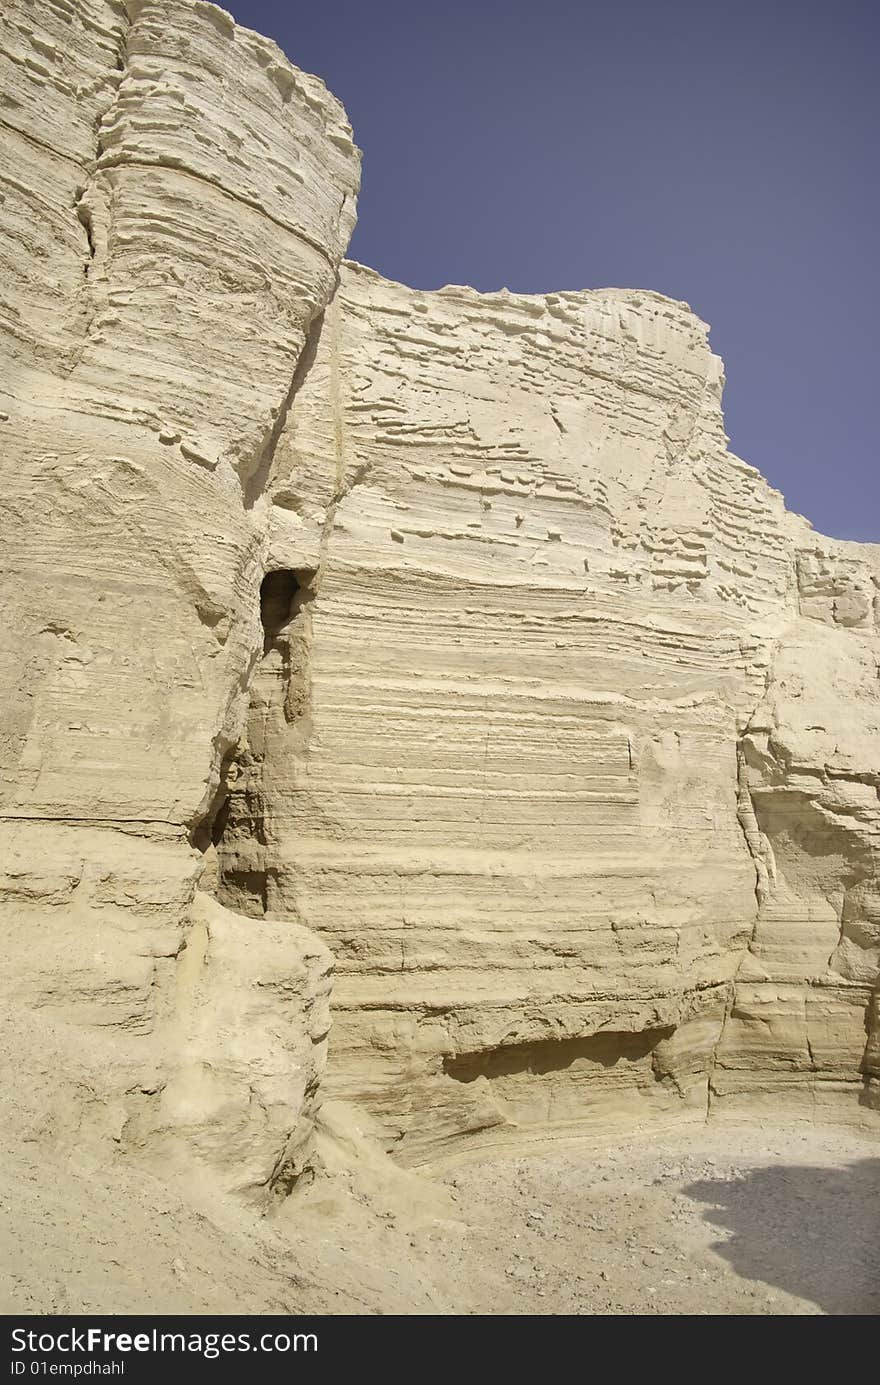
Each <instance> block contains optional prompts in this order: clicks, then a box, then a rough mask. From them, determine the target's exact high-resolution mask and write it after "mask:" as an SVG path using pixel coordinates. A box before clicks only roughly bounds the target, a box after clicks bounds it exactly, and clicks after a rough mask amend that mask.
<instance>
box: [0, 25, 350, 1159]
mask: <svg viewBox="0 0 880 1385" xmlns="http://www.w3.org/2000/svg"><path fill="white" fill-rule="evenodd" d="M0 29H2V44H0V61H2V82H3V91H4V101H3V110H2V121H3V140H2V146H0V154H2V160H3V168H2V172H0V176H2V180H3V181H2V210H3V217H4V226H5V229H6V235H5V236H4V238H3V243H2V247H0V255H2V257H3V264H2V283H3V300H4V301H3V311H2V334H0V358H2V365H0V410H2V413H0V419H2V421H0V429H2V437H3V439H4V452H3V455H4V484H3V492H2V504H0V524H2V534H3V555H4V585H3V591H4V597H3V601H4V610H3V615H4V619H3V624H2V635H0V696H2V705H3V709H4V719H3V720H4V724H3V735H2V745H0V753H2V766H3V788H2V803H0V814H2V821H0V832H2V842H0V845H2V863H3V876H2V880H0V886H2V894H0V907H2V908H3V910H4V912H5V914H6V916H7V920H8V931H9V935H10V942H9V944H8V953H9V954H10V956H11V968H10V972H9V990H10V992H11V995H12V998H13V1001H14V1002H17V1003H21V1002H22V1001H24V1003H26V1004H27V1005H30V1006H35V1007H37V1006H38V1007H39V1008H40V1011H41V1013H42V1015H43V1016H44V1017H46V1018H51V1021H52V1022H53V1023H57V1024H59V1025H69V1024H72V1025H74V1026H76V1027H77V1028H78V1029H79V1030H81V1031H82V1032H81V1033H80V1034H79V1035H77V1036H74V1037H73V1038H72V1040H71V1042H72V1043H80V1042H81V1041H82V1038H83V1033H87V1034H88V1035H90V1036H91V1037H90V1039H89V1042H92V1040H94V1042H95V1043H96V1045H97V1049H96V1053H99V1054H100V1057H99V1058H96V1070H97V1076H96V1090H97V1091H99V1092H102V1093H104V1096H105V1102H104V1105H105V1107H106V1109H110V1107H111V1105H113V1104H115V1105H116V1106H117V1107H118V1110H119V1115H118V1120H115V1125H116V1126H117V1127H118V1129H124V1128H129V1129H130V1132H134V1131H135V1130H141V1129H143V1127H144V1111H143V1107H144V1106H145V1105H147V1106H149V1105H150V1104H155V1102H156V1100H158V1099H159V1096H160V1094H161V1092H162V1091H163V1090H164V1087H165V1084H166V1083H167V1082H168V1081H169V1080H170V1078H171V1076H173V1073H174V1071H175V1069H176V1066H177V1064H178V1062H179V1061H181V1055H180V1054H179V1053H178V1051H177V1048H176V1045H177V1042H178V1039H179V1035H178V1033H177V1030H176V1028H175V1024H174V1023H173V1022H172V1023H171V1028H170V1029H167V1026H166V1024H165V1021H166V1018H167V1016H168V1015H169V1014H170V1013H171V1011H172V1010H173V1006H172V1005H171V1002H170V999H169V996H170V995H171V994H173V991H174V981H173V973H174V971H175V969H176V968H179V967H180V966H181V965H183V963H182V962H181V961H180V959H181V958H184V957H185V953H186V949H185V942H186V938H187V936H188V934H189V932H190V929H191V928H192V930H193V936H194V937H199V938H201V937H203V929H204V925H203V923H202V922H200V921H199V920H196V921H194V922H192V923H191V922H190V909H191V905H192V899H193V893H194V888H195V883H196V881H197V879H198V876H199V873H200V872H201V870H202V866H203V863H202V857H201V855H200V854H199V852H198V850H196V849H194V844H195V846H196V847H198V846H200V845H201V844H202V840H201V839H202V837H203V836H204V820H205V818H206V815H207V816H210V814H211V813H212V811H213V802H214V797H215V794H216V790H217V786H218V783H219V780H220V776H221V766H222V761H223V757H224V755H226V754H227V752H228V750H229V748H230V747H231V746H232V745H234V744H235V743H236V741H237V739H238V736H239V733H240V729H241V724H242V720H243V717H244V714H245V712H246V708H247V694H246V688H247V682H248V679H249V675H250V670H251V668H252V666H253V663H254V661H255V659H256V657H257V655H258V652H259V647H260V638H261V637H260V627H259V619H258V592H259V584H260V581H261V579H262V575H263V568H264V563H265V548H266V516H265V507H264V506H261V504H260V502H259V496H260V493H261V489H262V485H263V480H264V476H265V473H266V470H267V468H268V466H269V464H270V462H271V458H272V453H273V449H274V445H275V440H276V437H277V434H278V432H279V431H280V428H281V426H282V423H283V420H284V416H285V412H286V410H287V408H288V406H289V397H290V392H291V389H292V385H293V381H294V378H295V375H296V369H297V362H298V360H299V357H300V354H301V352H302V349H303V346H304V344H305V341H306V338H307V335H308V332H309V329H310V326H311V323H312V321H313V320H314V318H315V317H316V315H317V314H319V313H320V311H321V310H322V308H323V306H324V304H325V303H326V302H327V300H328V299H329V297H330V295H331V292H332V290H333V287H334V285H335V280H336V272H337V266H338V262H339V258H340V255H341V253H342V251H343V250H344V248H345V245H346V244H347V241H348V237H349V234H350V231H351V227H352V224H353V219H354V199H355V195H356V191H357V183H358V152H357V150H356V149H355V147H354V145H353V144H352V141H351V131H350V129H349V127H348V125H347V122H346V119H345V115H344V112H343V111H342V108H341V107H340V106H339V105H338V103H337V102H336V101H335V99H334V98H333V97H331V96H330V95H329V94H328V93H327V92H326V90H325V89H324V87H323V85H322V84H321V83H320V82H319V81H318V80H317V79H315V78H313V77H309V76H307V75H305V74H303V73H300V72H298V71H297V70H296V69H295V68H293V67H292V66H291V65H290V64H289V63H288V62H287V60H286V59H285V58H284V56H283V55H282V54H281V53H280V51H279V50H278V49H277V48H276V47H275V45H274V44H272V43H270V42H269V41H268V40H265V39H262V38H260V37H259V36H258V35H255V34H252V33H250V32H249V31H248V30H246V29H241V28H238V27H237V26H235V25H234V24H233V22H232V20H231V19H230V17H229V16H228V15H227V14H225V12H224V11H222V10H218V9H216V8H215V7H213V6H211V5H205V4H201V3H195V4H178V3H173V0H134V2H133V3H127V4H125V5H122V4H119V3H116V0H52V3H51V4H49V5H35V4H33V3H27V0H25V3H19V0H13V3H12V4H11V5H9V6H5V7H4V13H3V17H2V24H0ZM239 924H240V925H241V928H242V930H243V932H242V937H241V942H242V945H243V944H244V939H245V936H247V937H248V938H253V939H254V945H255V947H256V948H257V949H258V950H259V948H260V937H259V936H258V935H255V934H254V929H253V926H252V925H250V924H248V923H246V922H245V921H243V920H239ZM215 925H216V920H215ZM216 927H217V928H219V925H216ZM233 928H234V924H233V923H230V922H229V921H228V920H227V921H226V923H225V924H224V926H223V929H222V933H223V939H224V942H223V945H222V948H221V951H223V952H224V955H225V953H226V952H228V946H227V945H229V946H231V944H230V943H229V937H230V930H231V929H233ZM215 931H216V929H215ZM279 933H280V930H279V928H278V927H277V926H276V927H274V928H271V929H268V931H267V932H266V933H265V934H264V935H262V936H263V937H268V936H269V935H270V934H271V937H272V939H273V943H275V944H278V942H279ZM212 936H213V935H212ZM286 937H287V941H286V943H285V944H284V946H285V947H286V948H287V949H288V965H289V968H290V971H291V975H295V974H297V973H298V972H299V970H300V969H301V967H302V966H303V939H302V935H301V933H299V932H298V931H297V930H296V929H293V930H291V931H290V932H289V934H288V935H286ZM315 948H317V951H318V952H320V951H321V949H320V947H319V945H317V944H314V940H313V944H309V946H308V948H306V952H308V951H309V950H310V949H311V951H314V950H315ZM182 949H183V950H182ZM189 960H190V961H191V954H189ZM215 962H216V965H215ZM187 965H188V964H187ZM206 966H207V973H206V977H205V978H203V984H201V983H200V984H201V990H200V994H202V997H203V1003H204V1004H205V1006H207V1007H208V1008H209V1009H210V1006H212V1005H214V1006H216V1005H217V1004H219V1003H220V1002H219V1000H218V998H217V997H216V996H215V997H214V999H213V1000H210V1001H209V1000H207V999H205V997H204V987H205V986H206V985H209V984H213V980H212V978H213V979H215V980H216V981H217V984H218V985H220V986H222V985H224V984H225V981H224V978H225V976H226V971H225V968H224V964H223V963H222V962H220V961H218V960H217V959H215V958H212V954H211V951H210V949H209V952H208V954H207V960H206ZM277 969H278V968H277V965H275V966H274V967H273V971H277ZM307 970H308V968H307ZM316 984H317V982H316ZM323 987H324V983H323V981H322V982H320V984H318V989H317V991H316V993H315V996H314V997H313V998H314V1001H315V1003H316V1004H318V1003H319V998H320V994H321V993H322V988H323ZM307 989H308V988H307ZM294 990H297V987H294ZM269 993H270V992H269V991H268V990H267V991H265V992H264V993H263V994H264V999H265V998H266V997H267V996H268V995H269ZM276 1000H277V1006H278V1008H279V1010H281V1011H283V1010H284V1008H285V1005H286V1000H285V997H284V995H283V993H282V992H279V993H278V995H277V997H276ZM230 1003H231V1002H230ZM297 1003H299V1002H297ZM281 1023H283V1025H285V1026H286V1025H287V1024H288V1023H289V1018H288V1017H287V1016H283V1018H282V1020H281ZM304 1032H305V1031H304ZM108 1035H114V1036H115V1037H116V1040H117V1042H115V1043H113V1044H108V1043H107V1042H106V1040H107V1037H108ZM99 1039H100V1042H99ZM306 1049H307V1050H308V1052H309V1059H308V1064H309V1066H308V1073H307V1077H306V1082H305V1085H306V1086H309V1084H310V1083H312V1081H313V1079H314V1078H315V1076H316V1073H317V1067H316V1066H315V1062H316V1059H317V1057H320V1052H321V1050H320V1047H316V1048H315V1049H314V1052H312V1048H311V1046H310V1044H308V1043H306ZM186 1061H187V1063H189V1060H186ZM202 1061H203V1067H204V1068H205V1071H206V1072H207V1070H208V1069H209V1068H210V1066H211V1062H210V1059H209V1056H208V1055H207V1054H204V1053H203V1055H202ZM217 1061H218V1063H219V1064H220V1066H221V1067H222V1066H223V1065H224V1063H225V1061H226V1060H225V1059H224V1058H223V1057H222V1056H218V1057H217ZM267 1061H270V1060H268V1059H267ZM190 1067H191V1064H190ZM187 1070H188V1071H189V1067H188V1069H187ZM241 1077H242V1075H241V1072H240V1071H239V1075H238V1078H239V1081H241ZM190 1079H191V1072H190ZM206 1080H207V1079H206ZM288 1083H289V1086H290V1090H291V1107H290V1110H289V1113H288V1118H287V1126H288V1130H289V1128H290V1127H292V1126H293V1124H294V1122H295V1120H296V1119H297V1118H298V1116H299V1115H300V1107H299V1095H298V1093H300V1088H301V1085H302V1084H301V1083H300V1082H299V1079H298V1077H297V1075H296V1072H295V1071H294V1072H292V1073H290V1074H289V1075H288ZM190 1085H192V1083H191V1081H190ZM257 1086H259V1082H257ZM246 1091H247V1088H245V1092H246ZM70 1095H71V1093H70V1090H69V1088H68V1090H67V1091H66V1092H65V1089H64V1084H63V1082H62V1089H61V1093H60V1097H59V1100H60V1101H61V1104H62V1106H64V1105H65V1103H66V1102H67V1100H68V1098H69V1097H70ZM194 1100H195V1099H194ZM196 1104H197V1103H196ZM252 1106H253V1111H254V1113H255V1114H254V1117H253V1126H254V1137H255V1139H256V1140H257V1143H258V1144H259V1142H260V1141H261V1140H263V1136H264V1133H265V1132H264V1131H263V1125H264V1123H265V1121H264V1115H263V1113H262V1110H261V1108H260V1106H259V1103H256V1102H255V1103H252ZM176 1110H177V1112H178V1116H179V1118H180V1120H181V1121H182V1122H183V1124H184V1125H187V1121H188V1118H187V1117H186V1116H185V1114H184V1113H182V1112H181V1103H180V1102H179V1101H178V1102H177V1103H176ZM71 1119H73V1118H72V1117H71ZM223 1119H225V1116H224V1117H222V1118H221V1117H219V1116H218V1120H219V1125H218V1130H219V1129H220V1128H221V1127H222V1124H223ZM235 1119H238V1117H236V1118H235ZM273 1121H274V1118H273V1120H270V1121H269V1125H272V1124H273ZM274 1123H277V1122H274ZM117 1133H118V1130H117ZM273 1138H274V1137H273ZM261 1149H262V1152H261V1153H259V1154H258V1155H257V1156H256V1162H257V1163H260V1161H261V1160H262V1163H263V1165H264V1176H265V1177H268V1176H269V1174H270V1173H271V1171H272V1169H273V1167H274V1164H275V1160H276V1157H277V1156H278V1153H279V1151H278V1149H277V1148H271V1149H270V1148H267V1147H266V1145H265V1143H264V1144H263V1145H262V1147H261ZM250 1162H251V1164H253V1163H254V1157H253V1156H252V1157H251V1159H250ZM231 1176H232V1178H233V1180H234V1181H238V1179H239V1171H237V1170H236V1169H235V1168H233V1170H232V1174H231Z"/></svg>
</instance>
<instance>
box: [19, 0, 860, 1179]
mask: <svg viewBox="0 0 880 1385" xmlns="http://www.w3.org/2000/svg"><path fill="white" fill-rule="evenodd" d="M0 36H2V41H0V63H2V73H3V92H4V98H3V109H2V113H0V120H2V122H3V128H4V138H3V142H2V149H0V157H2V160H3V166H2V169H0V177H2V197H3V200H2V216H3V218H4V226H5V229H6V232H7V234H6V236H5V238H4V240H3V243H2V246H0V255H2V257H3V279H2V282H3V284H4V294H3V305H2V318H0V355H2V373H0V435H2V437H3V438H4V440H5V448H4V453H3V456H4V485H3V490H2V500H0V525H2V535H3V563H4V583H3V601H4V621H3V625H2V634H0V696H2V699H3V707H4V713H5V715H4V722H3V729H2V736H0V754H2V766H3V771H4V773H3V786H2V803H0V845H2V850H3V854H2V872H3V873H2V876H0V914H2V917H3V920H4V923H5V924H6V933H7V944H6V950H7V962H8V965H7V969H6V976H7V983H6V985H7V991H8V996H9V1003H10V1009H9V1013H8V1017H7V1031H6V1032H7V1039H6V1041H5V1046H4V1054H5V1057H6V1060H7V1062H8V1065H9V1067H10V1070H11V1071H12V1072H13V1073H15V1074H18V1075H19V1077H21V1075H22V1074H23V1073H25V1072H27V1073H29V1074H30V1083H31V1088H32V1092H33V1093H36V1095H33V1096H32V1098H30V1097H29V1098H28V1100H27V1101H25V1100H24V1099H22V1101H21V1103H20V1106H19V1111H18V1118H19V1120H20V1123H21V1128H22V1131H23V1132H28V1131H30V1132H33V1131H34V1130H36V1129H40V1128H41V1129H43V1130H44V1131H48V1132H49V1134H50V1138H52V1139H53V1140H55V1141H58V1142H65V1141H70V1140H73V1139H76V1140H77V1141H78V1142H80V1143H82V1142H87V1141H88V1140H89V1139H94V1140H99V1141H101V1140H103V1141H105V1142H107V1141H109V1142H111V1143H112V1144H114V1145H119V1146H122V1147H125V1148H128V1149H133V1148H137V1149H141V1150H154V1151H161V1152H162V1153H163V1154H164V1155H167V1154H168V1153H169V1151H170V1152H171V1153H172V1154H173V1157H174V1158H175V1159H176V1160H179V1161H182V1162H184V1163H186V1162H187V1161H188V1160H190V1159H191V1158H196V1159H198V1160H200V1161H201V1163H202V1164H207V1165H208V1166H210V1167H211V1168H212V1169H214V1170H215V1171H216V1172H217V1174H218V1176H219V1177H221V1178H222V1179H223V1180H224V1181H225V1182H226V1183H227V1184H229V1185H231V1186H234V1187H237V1188H245V1189H250V1190H253V1189H255V1188H256V1189H265V1188H266V1187H277V1188H280V1189H281V1190H284V1189H286V1188H287V1187H289V1186H290V1185H291V1183H292V1182H293V1181H295V1179H296V1177H298V1175H299V1173H300V1172H301V1170H302V1168H303V1167H304V1165H305V1163H306V1162H307V1160H308V1157H309V1155H308V1151H309V1142H310V1136H311V1130H312V1127H313V1124H314V1121H315V1119H316V1116H317V1110H318V1083H319V1080H320V1075H321V1072H322V1069H323V1061H324V1052H325V1048H326V1035H327V1027H328V1013H327V1005H328V992H329V971H330V962H331V954H332V957H333V959H334V960H335V967H336V979H335V983H334V991H333V1002H332V1004H333V1015H334V1023H333V1030H332V1043H331V1061H330V1066H329V1069H328V1074H327V1081H326V1084H325V1090H327V1091H329V1092H330V1093H331V1094H332V1095H334V1096H337V1097H341V1098H343V1099H344V1100H346V1101H349V1102H352V1101H353V1102H356V1103H359V1104H361V1105H362V1106H364V1107H369V1109H370V1113H371V1115H372V1117H374V1118H375V1120H376V1122H377V1123H378V1128H379V1129H381V1130H382V1131H383V1132H384V1137H385V1139H386V1142H387V1143H388V1145H389V1146H390V1147H393V1148H394V1149H395V1150H397V1151H398V1152H399V1153H400V1154H401V1156H402V1157H403V1158H406V1159H410V1160H420V1159H424V1158H427V1157H430V1156H433V1155H436V1154H437V1153H438V1152H443V1151H446V1150H456V1149H459V1148H464V1147H466V1146H467V1144H468V1143H470V1144H475V1143H480V1142H482V1143H493V1142H497V1141H502V1140H506V1139H519V1140H521V1139H525V1138H534V1137H536V1136H537V1135H538V1134H540V1133H542V1132H545V1131H553V1132H556V1133H565V1132H577V1131H578V1130H579V1129H581V1128H584V1127H586V1126H589V1125H595V1124H597V1123H598V1124H605V1123H610V1122H623V1121H637V1122H642V1121H645V1120H652V1119H659V1120H664V1121H665V1120H671V1119H674V1118H678V1117H680V1116H681V1117H686V1118H688V1119H698V1118H699V1119H702V1118H703V1117H704V1116H705V1115H706V1113H707V1111H712V1112H714V1111H715V1110H716V1109H718V1110H721V1111H724V1112H727V1111H734V1112H743V1111H748V1110H753V1109H758V1110H760V1109H761V1105H762V1101H770V1102H772V1104H773V1106H774V1107H776V1106H777V1105H778V1103H779V1101H780V1099H781V1098H783V1097H787V1098H788V1097H790V1098H791V1099H792V1100H793V1102H794V1103H795V1104H796V1106H797V1108H798V1109H808V1110H810V1111H812V1112H816V1113H819V1114H822V1113H825V1112H829V1113H831V1112H834V1113H841V1112H843V1113H846V1114H851V1115H854V1114H857V1113H858V1112H859V1111H864V1110H865V1109H866V1108H867V1107H869V1106H870V1105H871V1104H872V1103H873V1105H875V1106H877V1105H880V1094H878V1093H880V1048H878V1043H880V1040H878V1029H877V1026H878V999H877V995H878V991H877V978H878V962H880V904H878V889H877V883H876V882H877V869H876V864H877V858H876V849H877V848H876V842H877V812H878V809H877V804H878V785H880V729H878V728H880V698H878V687H877V673H878V668H880V639H878V595H877V593H878V589H880V548H877V547H874V546H864V545H862V546H860V545H855V544H848V543H842V542H837V541H834V540H830V539H824V538H821V537H820V536H818V535H816V534H814V533H813V532H812V531H811V529H810V527H809V525H808V524H807V523H806V522H805V521H803V520H801V519H799V518H798V517H796V516H792V515H790V514H788V513H787V512H786V510H785V507H784V503H783V500H782V498H781V496H779V495H778V494H777V493H776V492H775V491H773V490H772V489H771V488H770V487H769V486H768V485H767V483H766V482H765V481H764V480H763V479H762V477H761V476H760V475H759V474H758V472H756V471H755V470H754V468H752V467H750V466H748V465H746V464H745V463H744V462H742V461H741V460H739V459H738V458H736V457H735V456H733V455H732V454H731V453H730V452H729V451H728V450H727V439H726V437H725V434H724V429H723V420H722V414H721V390H722V384H723V375H722V369H721V365H720V362H719V361H718V359H717V358H716V357H715V356H713V354H712V353H711V351H710V349H709V346H708V343H707V329H706V327H705V326H704V324H702V323H701V322H700V321H699V320H698V319H697V318H696V317H695V316H694V315H693V313H691V311H690V310H689V309H688V307H687V305H685V304H681V303H676V302H672V301H670V300H669V299H666V298H663V297H661V296H660V295H657V294H652V293H647V292H636V291H624V290H604V291H593V292H581V293H557V294H548V295H545V296H533V297H530V296H522V295H514V294H508V293H506V292H502V293H498V294H488V295H480V294H477V293H475V292H474V291H472V290H470V289H465V288H455V287H453V288H447V289H444V290H441V291H440V292H437V293H423V292H417V291H414V290H410V289H407V288H404V287H403V286H401V285H398V284H393V283H389V282H386V281H384V280H382V279H381V278H380V277H379V276H378V275H376V274H374V273H373V272H372V271H369V270H366V269H364V268H362V267H360V266H358V265H354V264H342V265H341V256H342V255H343V254H344V252H345V248H346V245H347V242H348V238H349V235H350V232H351V229H352V225H353V220H354V201H355V196H356V191H357V182H358V153H357V150H356V149H355V147H354V145H353V144H352V140H351V131H350V129H349V127H348V124H347V122H346V119H345V115H344V112H343V111H342V109H341V107H340V106H339V105H338V103H337V102H336V101H335V99H334V98H333V97H331V96H330V95H329V94H328V93H327V92H326V90H325V88H324V87H323V85H322V84H321V83H320V82H319V81H318V80H317V79H316V78H313V77H309V76H307V75H305V74H303V73H301V72H299V71H298V70H297V69H295V68H293V67H292V66H291V65H290V63H289V62H288V61H287V60H286V58H284V56H283V55H282V54H281V53H280V52H279V50H278V49H277V48H276V47H275V46H274V45H273V44H272V43H270V42H269V41H267V40H265V39H262V38H260V37H259V36H257V35H254V34H252V33H250V32H249V31H248V30H245V29H242V28H240V27H238V26H236V25H235V24H234V23H233V21H232V20H231V19H230V17H229V16H228V15H226V14H225V12H224V11H222V10H218V9H216V8H215V7H214V6H211V5H207V4H202V3H201V2H200V0H196V3H184V2H183V0H180V2H179V3H176V2H175V0H127V3H126V4H124V5H123V4H121V3H117V0H52V3H51V4H50V5H46V6H36V5H35V4H33V3H30V2H29V0H13V3H12V4H11V5H7V6H6V7H5V9H4V14H3V17H2V22H0ZM199 886H200V890H199V891H198V892H197V887H199ZM328 949H329V951H328ZM38 1028H39V1030H40V1031H41V1038H40V1039H39V1040H38V1039H37V1038H36V1033H37V1030H38ZM60 1055H63V1056H60Z"/></svg>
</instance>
